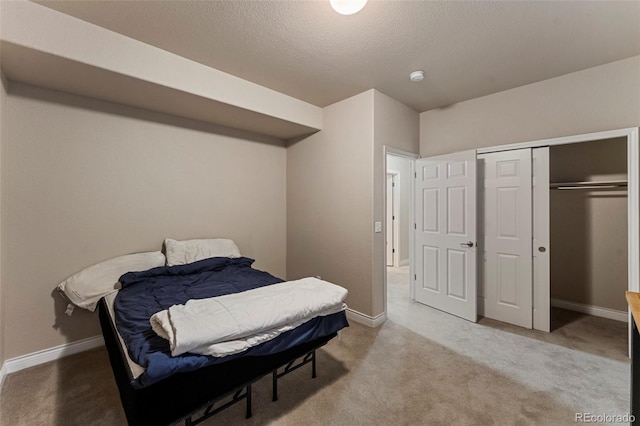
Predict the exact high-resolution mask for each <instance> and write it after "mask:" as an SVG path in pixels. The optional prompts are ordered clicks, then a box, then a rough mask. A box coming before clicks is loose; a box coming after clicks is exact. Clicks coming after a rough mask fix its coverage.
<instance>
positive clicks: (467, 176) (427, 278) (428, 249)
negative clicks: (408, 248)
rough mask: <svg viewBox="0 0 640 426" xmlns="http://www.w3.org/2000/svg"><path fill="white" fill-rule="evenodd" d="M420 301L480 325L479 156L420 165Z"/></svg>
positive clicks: (426, 161) (433, 160) (452, 157)
mask: <svg viewBox="0 0 640 426" xmlns="http://www.w3.org/2000/svg"><path fill="white" fill-rule="evenodd" d="M415 203H416V204H415V208H416V218H415V220H416V223H415V251H414V253H415V254H414V256H415V276H414V279H415V297H416V301H418V302H421V303H424V304H426V305H429V306H432V307H434V308H437V309H440V310H442V311H445V312H448V313H451V314H454V315H457V316H459V317H462V318H465V319H467V320H469V321H473V322H475V321H477V297H476V241H477V240H476V152H475V150H472V151H464V152H458V153H454V154H449V155H443V156H438V157H430V158H425V159H420V160H416V185H415Z"/></svg>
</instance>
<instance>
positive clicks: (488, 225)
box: [478, 149, 533, 328]
mask: <svg viewBox="0 0 640 426" xmlns="http://www.w3.org/2000/svg"><path fill="white" fill-rule="evenodd" d="M478 160H479V162H480V166H479V167H480V170H481V175H482V176H481V179H482V180H481V181H482V182H483V191H481V193H482V195H481V196H482V201H481V205H482V207H483V216H484V218H483V221H482V225H483V226H482V228H483V231H482V232H481V236H480V250H481V252H482V253H483V265H482V268H481V269H482V270H483V275H482V277H481V280H482V281H483V282H482V284H481V285H480V287H481V288H482V289H483V291H481V292H480V293H481V296H484V300H482V298H481V300H480V303H483V302H484V303H483V308H484V316H485V317H487V318H493V319H496V320H499V321H503V322H507V323H510V324H515V325H519V326H521V327H526V328H532V322H533V319H532V318H533V314H532V307H533V302H532V299H533V296H532V293H533V285H532V274H533V271H532V253H531V250H532V248H531V246H532V230H531V227H532V219H531V149H519V150H514V151H503V152H494V153H488V154H482V155H479V156H478ZM482 293H484V294H482Z"/></svg>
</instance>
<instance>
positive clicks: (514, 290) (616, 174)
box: [411, 128, 640, 331]
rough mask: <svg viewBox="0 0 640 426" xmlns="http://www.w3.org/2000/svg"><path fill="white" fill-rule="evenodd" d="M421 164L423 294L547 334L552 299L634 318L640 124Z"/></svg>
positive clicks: (418, 229)
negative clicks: (630, 302)
mask: <svg viewBox="0 0 640 426" xmlns="http://www.w3.org/2000/svg"><path fill="white" fill-rule="evenodd" d="M415 171H416V172H415V182H414V200H415V202H414V206H415V211H414V218H415V220H414V226H413V228H414V233H413V234H414V243H413V253H412V258H413V261H412V271H411V272H412V275H413V281H412V286H413V288H414V294H415V300H416V301H418V302H421V303H424V304H426V305H429V306H432V307H434V308H437V309H440V310H442V311H445V312H449V313H452V314H454V315H457V316H460V317H462V318H465V319H468V320H470V321H477V318H478V316H484V317H488V318H493V319H496V320H499V321H503V322H507V323H511V324H515V325H519V326H522V327H525V328H534V329H538V330H543V331H551V330H552V318H551V312H552V310H551V306H555V307H559V308H563V309H570V310H575V311H580V312H584V313H588V314H592V315H598V316H604V317H607V318H612V319H617V320H621V321H624V320H626V318H627V308H626V302H625V297H624V295H625V290H632V291H638V287H640V284H639V283H638V277H639V275H640V266H639V264H640V256H639V252H640V247H639V246H640V241H639V238H638V234H639V231H638V230H639V229H640V202H639V196H638V185H639V180H640V179H639V176H638V175H639V173H640V154H639V148H638V129H637V128H631V129H619V130H612V131H607V132H600V133H593V134H588V135H577V136H568V137H563V138H557V139H549V140H544V141H535V142H527V143H521V144H514V145H509V146H497V147H494V148H484V149H479V150H477V151H476V150H470V151H463V152H456V153H452V154H445V155H440V156H436V157H429V158H422V159H418V160H416V162H415ZM629 259H634V260H633V261H629ZM636 259H639V260H636Z"/></svg>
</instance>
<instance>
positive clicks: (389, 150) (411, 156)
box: [382, 145, 420, 318]
mask: <svg viewBox="0 0 640 426" xmlns="http://www.w3.org/2000/svg"><path fill="white" fill-rule="evenodd" d="M382 154H383V158H384V167H383V170H382V173H383V176H384V179H385V182H386V178H387V155H393V156H395V157H401V158H406V159H408V160H411V165H410V166H411V167H410V169H411V171H410V174H409V176H410V177H411V176H413V174H414V173H415V169H416V165H415V161H413V160H416V159H418V158H420V156H419V155H418V154H415V153H413V152H408V151H403V150H401V149H398V148H394V147H392V146H387V145H384V146H383V147H382ZM408 180H409V182H408V183H407V184H408V185H410V186H409V191H410V194H411V195H410V196H409V223H408V224H407V226H409V228H410V229H409V273H410V275H413V273H414V264H413V263H414V262H413V244H414V235H413V232H411V224H412V223H413V222H414V214H415V212H414V210H415V204H414V202H415V200H414V199H413V190H414V182H413V179H408ZM382 203H383V206H385V208H384V209H383V218H382V226H383V229H382V232H384V234H385V235H386V232H387V228H386V227H387V209H386V206H387V190H386V185H385V188H384V190H383V191H382ZM383 251H384V260H383V262H384V263H383V265H384V274H382V277H383V278H382V282H383V293H382V294H383V296H382V300H383V305H382V306H383V308H384V311H383V313H382V315H383V316H384V318H386V317H387V250H383ZM409 281H410V283H411V284H410V285H409V292H410V295H409V296H410V298H411V299H412V300H413V299H415V289H414V286H413V280H409Z"/></svg>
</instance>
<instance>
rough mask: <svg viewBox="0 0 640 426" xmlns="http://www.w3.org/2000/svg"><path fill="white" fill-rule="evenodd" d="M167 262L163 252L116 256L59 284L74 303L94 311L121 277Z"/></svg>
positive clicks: (114, 289) (114, 288)
mask: <svg viewBox="0 0 640 426" xmlns="http://www.w3.org/2000/svg"><path fill="white" fill-rule="evenodd" d="M164 262H165V258H164V254H162V252H160V251H153V252H145V253H134V254H127V255H124V256H118V257H114V258H113V259H109V260H105V261H104V262H100V263H96V264H95V265H93V266H89V267H88V268H85V269H83V270H82V271H80V272H78V273H77V274H74V275H72V276H70V277H69V278H67V279H66V280H64V281H63V282H61V283H60V284H58V289H59V290H60V291H62V292H63V293H64V294H65V296H66V297H67V299H69V301H70V302H71V303H73V304H74V305H76V306H78V307H80V308H84V309H88V310H90V311H95V310H96V305H97V304H98V301H99V300H100V299H101V298H103V297H104V296H106V295H107V294H109V293H113V292H114V291H117V290H118V288H119V287H120V285H119V283H118V280H119V279H120V277H121V276H122V275H123V274H125V273H127V272H136V271H146V270H147V269H151V268H155V267H157V266H164Z"/></svg>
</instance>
